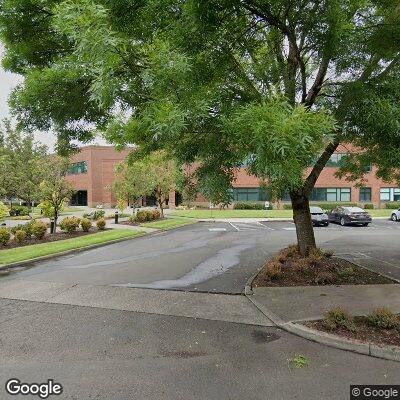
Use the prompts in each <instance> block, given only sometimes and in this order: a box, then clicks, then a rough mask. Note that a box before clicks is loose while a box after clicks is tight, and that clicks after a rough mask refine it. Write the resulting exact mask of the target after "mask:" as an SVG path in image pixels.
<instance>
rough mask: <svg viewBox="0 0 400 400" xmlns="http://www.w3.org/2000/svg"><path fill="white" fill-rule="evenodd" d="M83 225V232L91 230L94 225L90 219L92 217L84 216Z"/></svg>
mask: <svg viewBox="0 0 400 400" xmlns="http://www.w3.org/2000/svg"><path fill="white" fill-rule="evenodd" d="M81 227H82V230H83V232H89V231H90V228H91V227H92V222H91V221H90V219H87V218H82V220H81Z"/></svg>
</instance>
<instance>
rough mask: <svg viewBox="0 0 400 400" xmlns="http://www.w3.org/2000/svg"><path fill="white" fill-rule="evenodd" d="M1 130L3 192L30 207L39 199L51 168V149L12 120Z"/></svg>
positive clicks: (0, 155)
mask: <svg viewBox="0 0 400 400" xmlns="http://www.w3.org/2000/svg"><path fill="white" fill-rule="evenodd" d="M1 131H2V134H1V136H2V138H3V139H2V145H1V146H0V159H1V162H0V194H1V195H3V196H5V197H8V198H13V197H15V198H19V199H21V200H24V201H25V202H27V203H28V205H29V206H30V205H31V202H32V201H37V200H39V198H40V190H39V184H40V182H42V180H43V179H44V178H45V176H46V174H47V172H48V169H49V168H50V164H51V163H50V159H49V155H48V149H47V147H46V146H45V145H42V144H40V143H38V142H36V141H35V140H34V137H33V135H31V134H25V133H23V132H21V131H20V130H19V129H14V128H13V127H12V125H11V123H10V121H8V120H5V121H4V124H3V128H2V129H1V130H0V132H1Z"/></svg>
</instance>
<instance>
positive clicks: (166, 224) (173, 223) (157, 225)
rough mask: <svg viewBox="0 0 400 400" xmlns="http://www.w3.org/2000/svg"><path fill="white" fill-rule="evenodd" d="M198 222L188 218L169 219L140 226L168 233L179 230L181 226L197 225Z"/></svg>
mask: <svg viewBox="0 0 400 400" xmlns="http://www.w3.org/2000/svg"><path fill="white" fill-rule="evenodd" d="M193 218H194V217H193ZM196 222H197V221H195V220H190V219H187V218H167V219H164V220H161V221H154V222H148V223H146V224H141V225H140V226H143V227H146V228H154V229H161V230H163V231H167V230H169V229H174V228H178V227H180V226H185V225H191V224H195V223H196Z"/></svg>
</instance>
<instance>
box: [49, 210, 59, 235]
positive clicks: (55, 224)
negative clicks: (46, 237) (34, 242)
mask: <svg viewBox="0 0 400 400" xmlns="http://www.w3.org/2000/svg"><path fill="white" fill-rule="evenodd" d="M57 220H58V215H57V214H56V215H54V228H53V232H50V233H51V234H53V235H55V234H56V232H57Z"/></svg>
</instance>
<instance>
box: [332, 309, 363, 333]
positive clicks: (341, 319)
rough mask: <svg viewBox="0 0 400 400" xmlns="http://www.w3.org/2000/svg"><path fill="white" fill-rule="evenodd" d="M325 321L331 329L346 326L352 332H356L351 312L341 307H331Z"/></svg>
mask: <svg viewBox="0 0 400 400" xmlns="http://www.w3.org/2000/svg"><path fill="white" fill-rule="evenodd" d="M324 323H325V326H326V327H327V328H328V329H330V330H333V329H336V328H345V329H347V330H348V331H350V332H354V331H355V329H356V328H355V325H354V321H353V318H352V317H351V315H350V314H349V312H348V311H346V310H345V309H343V308H340V307H335V308H332V309H330V310H329V311H328V312H327V313H326V315H325V320H324Z"/></svg>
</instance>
